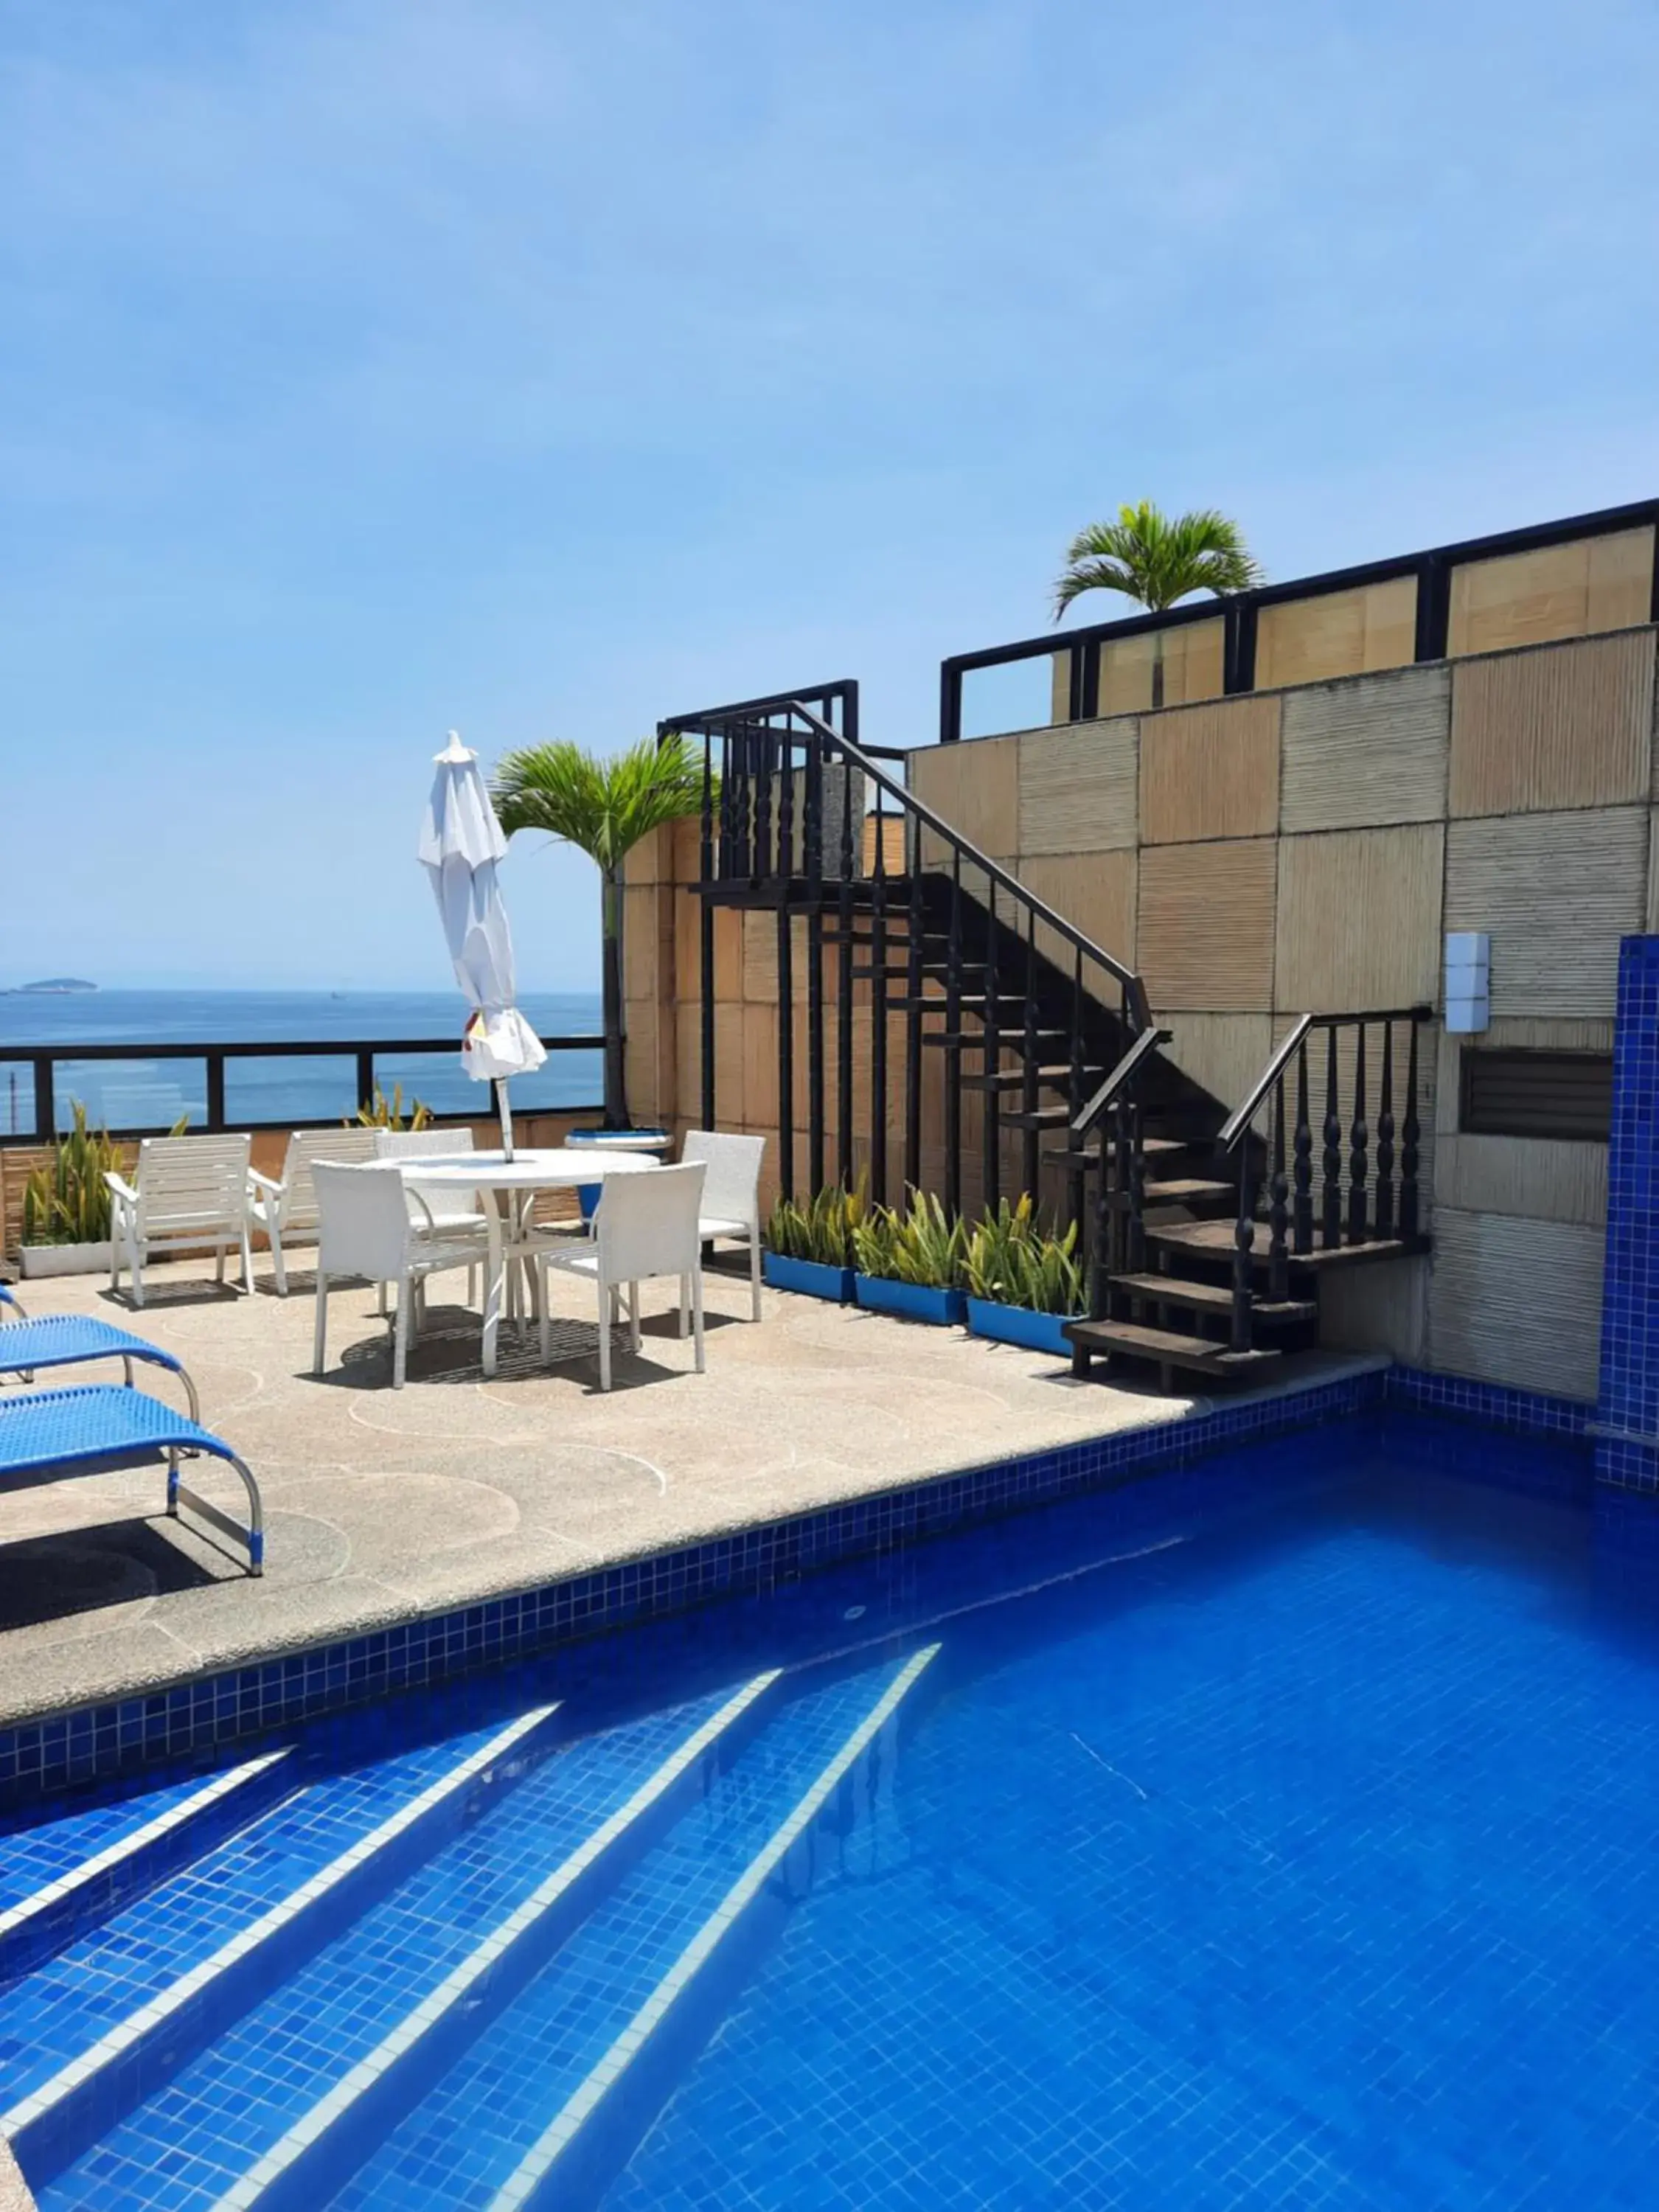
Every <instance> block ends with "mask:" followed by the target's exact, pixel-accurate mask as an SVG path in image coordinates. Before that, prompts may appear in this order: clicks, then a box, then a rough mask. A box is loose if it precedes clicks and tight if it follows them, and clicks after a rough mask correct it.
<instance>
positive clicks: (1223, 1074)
mask: <svg viewBox="0 0 1659 2212" xmlns="http://www.w3.org/2000/svg"><path fill="white" fill-rule="evenodd" d="M1152 1018H1153V1020H1154V1021H1155V1022H1157V1023H1158V1024H1159V1026H1160V1027H1161V1028H1164V1029H1167V1030H1170V1031H1172V1032H1173V1034H1172V1036H1171V1038H1170V1042H1169V1043H1168V1044H1166V1045H1165V1046H1164V1052H1165V1054H1167V1055H1168V1056H1169V1058H1170V1060H1173V1061H1174V1062H1175V1064H1176V1066H1177V1067H1179V1068H1180V1069H1181V1070H1182V1073H1185V1074H1187V1075H1190V1076H1191V1078H1192V1079H1193V1081H1194V1083H1197V1084H1200V1085H1202V1086H1203V1088H1204V1089H1205V1090H1206V1091H1208V1092H1209V1094H1210V1096H1211V1097H1212V1098H1215V1099H1218V1100H1219V1101H1220V1103H1221V1104H1222V1105H1223V1106H1224V1107H1226V1108H1228V1109H1231V1108H1232V1107H1234V1106H1237V1104H1238V1103H1239V1101H1240V1100H1241V1099H1242V1098H1243V1097H1244V1095H1245V1093H1246V1092H1247V1091H1249V1087H1250V1085H1251V1084H1252V1083H1254V1082H1255V1079H1256V1077H1257V1076H1258V1075H1260V1074H1261V1071H1262V1069H1263V1068H1264V1067H1265V1066H1267V1060H1268V1059H1269V1057H1270V1056H1271V1054H1272V1052H1273V1042H1274V1038H1275V1035H1276V1032H1275V1030H1274V1027H1273V1016H1272V1015H1271V1014H1177V1013H1170V1014H1167V1015H1166V1014H1164V1012H1154V1014H1153V1017H1152ZM1281 1026H1284V1025H1281Z"/></svg>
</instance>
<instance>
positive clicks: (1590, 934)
mask: <svg viewBox="0 0 1659 2212" xmlns="http://www.w3.org/2000/svg"><path fill="white" fill-rule="evenodd" d="M1647 848H1648V814H1647V809H1646V808H1645V807H1640V806H1620V807H1601V808H1598V809H1595V810H1594V811H1589V812H1583V813H1571V814H1519V815H1514V816H1511V817H1509V818H1508V819H1506V820H1484V821H1475V822H1454V823H1452V824H1451V825H1450V827H1449V830H1448V831H1447V843H1446V915H1445V927H1447V928H1448V929H1449V930H1450V929H1483V930H1486V931H1488V932H1489V933H1490V934H1491V937H1492V1012H1493V1013H1494V1014H1495V1015H1502V1014H1529V1015H1534V1016H1536V1015H1543V1014H1565V1015H1571V1016H1577V1017H1578V1018H1593V1017H1597V1016H1600V1017H1606V1016H1609V1015H1611V1014H1612V1012H1613V1002H1614V998H1615V995H1616V986H1617V980H1618V967H1619V939H1620V938H1621V937H1623V936H1626V935H1627V934H1628V933H1630V932H1631V931H1632V930H1636V929H1639V928H1640V927H1641V926H1642V915H1643V911H1644V905H1645V891H1646V880H1647Z"/></svg>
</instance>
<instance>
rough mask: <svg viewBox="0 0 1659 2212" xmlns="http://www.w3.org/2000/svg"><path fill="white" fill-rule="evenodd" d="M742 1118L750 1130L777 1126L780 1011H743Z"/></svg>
mask: <svg viewBox="0 0 1659 2212" xmlns="http://www.w3.org/2000/svg"><path fill="white" fill-rule="evenodd" d="M743 1118H744V1121H745V1122H746V1124H747V1125H748V1126H749V1127H750V1128H751V1129H762V1130H767V1129H775V1128H776V1127H777V1125H778V1011H777V1008H776V1007H775V1006H745V1007H744V1010H743Z"/></svg>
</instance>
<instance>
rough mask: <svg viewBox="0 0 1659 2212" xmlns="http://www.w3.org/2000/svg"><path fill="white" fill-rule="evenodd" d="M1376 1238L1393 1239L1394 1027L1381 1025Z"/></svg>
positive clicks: (1387, 1023)
mask: <svg viewBox="0 0 1659 2212" xmlns="http://www.w3.org/2000/svg"><path fill="white" fill-rule="evenodd" d="M1376 1234H1377V1236H1379V1237H1392V1236H1393V1235H1394V1024H1393V1023H1392V1022H1391V1021H1389V1022H1384V1023H1383V1079H1382V1087H1381V1090H1380V1092H1379V1095H1378V1097H1377V1101H1376Z"/></svg>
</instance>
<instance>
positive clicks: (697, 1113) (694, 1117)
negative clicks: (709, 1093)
mask: <svg viewBox="0 0 1659 2212" xmlns="http://www.w3.org/2000/svg"><path fill="white" fill-rule="evenodd" d="M715 1103H716V1106H717V1108H718V1104H719V1102H718V1100H717V1101H716V1102H715ZM674 1107H675V1114H676V1118H677V1119H681V1120H684V1119H685V1118H686V1117H688V1116H689V1117H690V1121H691V1124H692V1127H696V1123H697V1121H698V1120H699V1119H700V1118H701V1116H702V1024H701V1022H700V1021H697V1020H690V1019H687V1018H684V1016H683V1017H682V1018H681V1020H680V1023H679V1026H678V1029H677V1030H675V1032H674Z"/></svg>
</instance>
